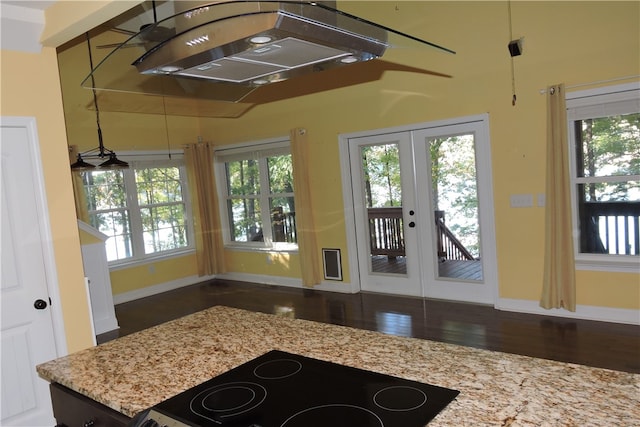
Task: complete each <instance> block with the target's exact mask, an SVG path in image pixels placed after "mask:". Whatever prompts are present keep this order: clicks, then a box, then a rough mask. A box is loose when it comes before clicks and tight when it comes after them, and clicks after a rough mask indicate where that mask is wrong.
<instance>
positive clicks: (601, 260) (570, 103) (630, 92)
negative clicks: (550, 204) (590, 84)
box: [565, 83, 640, 272]
mask: <svg viewBox="0 0 640 427" xmlns="http://www.w3.org/2000/svg"><path fill="white" fill-rule="evenodd" d="M565 99H566V108H567V131H568V137H567V140H568V145H569V169H570V181H571V182H570V186H571V189H570V190H571V191H570V194H571V217H572V225H573V245H574V256H575V264H576V269H577V270H592V271H611V272H637V271H638V267H639V265H640V264H639V263H640V259H639V257H638V256H636V255H613V254H591V253H582V252H580V213H579V206H578V197H579V195H578V190H577V186H578V185H579V184H588V183H593V182H627V181H637V180H640V175H622V176H613V177H579V176H578V165H577V151H576V142H577V136H576V131H575V126H574V121H576V120H582V119H586V118H598V117H606V115H609V114H610V113H612V112H615V113H618V114H629V113H634V112H640V83H629V84H621V85H615V86H607V87H601V88H597V89H589V90H583V91H575V92H568V93H567V94H566V98H565ZM604 104H609V106H607V108H608V110H607V111H606V112H605V111H604V108H603V105H604Z"/></svg>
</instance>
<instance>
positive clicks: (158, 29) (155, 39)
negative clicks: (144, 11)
mask: <svg viewBox="0 0 640 427" xmlns="http://www.w3.org/2000/svg"><path fill="white" fill-rule="evenodd" d="M151 9H152V11H153V22H152V23H147V24H142V25H141V26H140V28H139V32H135V31H133V30H128V29H126V28H120V27H117V26H116V27H112V28H110V29H109V30H110V31H113V32H116V33H120V34H124V35H126V36H129V37H132V36H135V35H136V34H138V39H139V40H141V42H139V43H128V44H127V45H125V46H123V47H137V46H143V47H144V46H146V45H147V44H148V43H153V44H156V43H160V42H162V41H164V40H167V39H168V38H169V37H172V36H174V35H175V28H168V27H163V26H161V25H158V13H157V8H156V2H155V0H154V1H151ZM137 18H140V16H137ZM125 42H126V41H125ZM125 42H122V43H109V44H103V45H99V46H96V47H97V48H99V49H113V48H116V47H119V46H121V45H122V44H123V43H125Z"/></svg>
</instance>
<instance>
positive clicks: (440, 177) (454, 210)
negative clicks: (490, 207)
mask: <svg viewBox="0 0 640 427" xmlns="http://www.w3.org/2000/svg"><path fill="white" fill-rule="evenodd" d="M429 150H430V153H429V154H430V156H431V159H430V160H431V180H432V182H431V184H432V194H433V209H434V218H435V223H434V227H435V234H434V235H435V236H436V238H435V242H434V243H435V245H436V252H435V253H436V256H437V257H438V277H440V278H451V279H457V280H472V281H474V280H477V281H480V280H482V263H481V261H480V225H479V218H478V186H477V179H476V161H475V142H474V135H473V134H472V133H471V134H464V135H455V136H444V137H438V138H431V139H429Z"/></svg>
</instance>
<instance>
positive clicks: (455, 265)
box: [371, 255, 482, 281]
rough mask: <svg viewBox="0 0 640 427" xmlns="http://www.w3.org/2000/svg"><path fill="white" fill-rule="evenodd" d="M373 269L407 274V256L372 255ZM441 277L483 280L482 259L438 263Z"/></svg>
mask: <svg viewBox="0 0 640 427" xmlns="http://www.w3.org/2000/svg"><path fill="white" fill-rule="evenodd" d="M371 265H372V270H373V272H375V273H389V274H407V258H406V257H402V256H399V257H396V258H387V257H386V256H383V255H379V256H372V257H371ZM438 275H439V277H447V278H451V279H461V280H478V281H479V280H482V262H481V261H480V260H473V261H465V260H452V261H444V262H440V263H438Z"/></svg>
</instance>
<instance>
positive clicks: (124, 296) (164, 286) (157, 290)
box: [113, 276, 216, 305]
mask: <svg viewBox="0 0 640 427" xmlns="http://www.w3.org/2000/svg"><path fill="white" fill-rule="evenodd" d="M215 277H216V276H188V277H183V278H181V279H177V280H172V281H169V282H164V283H160V284H157V285H153V286H147V287H146V288H140V289H135V290H133V291H129V292H123V293H121V294H115V295H114V296H113V304H114V305H118V304H122V303H125V302H129V301H134V300H137V299H140V298H146V297H150V296H152V295H157V294H161V293H163V292H167V291H172V290H174V289H179V288H184V287H186V286H191V285H195V284H196V283H200V282H205V281H207V280H211V279H215Z"/></svg>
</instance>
